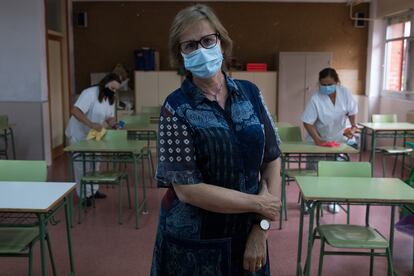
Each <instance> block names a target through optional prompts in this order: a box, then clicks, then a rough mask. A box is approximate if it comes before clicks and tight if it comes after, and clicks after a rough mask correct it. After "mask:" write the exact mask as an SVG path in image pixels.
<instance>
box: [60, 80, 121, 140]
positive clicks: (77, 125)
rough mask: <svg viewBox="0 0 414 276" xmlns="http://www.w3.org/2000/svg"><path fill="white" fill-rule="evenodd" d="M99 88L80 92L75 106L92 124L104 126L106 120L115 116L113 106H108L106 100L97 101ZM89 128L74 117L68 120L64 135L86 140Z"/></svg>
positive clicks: (95, 87) (94, 87) (90, 88)
mask: <svg viewBox="0 0 414 276" xmlns="http://www.w3.org/2000/svg"><path fill="white" fill-rule="evenodd" d="M98 95H99V88H98V86H92V87H89V88H87V89H85V90H83V91H82V93H81V94H80V96H79V98H78V100H77V101H76V103H75V106H76V107H77V108H79V109H80V110H81V111H82V112H83V113H84V114H85V115H86V117H87V118H88V119H89V120H90V121H91V122H94V123H98V124H101V125H104V123H105V121H106V119H108V118H110V117H114V116H115V104H113V105H110V104H109V101H108V100H107V99H104V100H102V102H101V103H100V102H99V101H98ZM89 130H90V128H89V127H87V126H86V125H84V124H83V123H81V122H80V121H78V119H76V118H75V117H74V116H72V117H71V118H70V120H69V124H68V127H67V128H66V131H65V134H66V136H67V137H68V138H70V137H74V138H76V139H78V140H83V139H85V138H86V135H87V134H88V132H89Z"/></svg>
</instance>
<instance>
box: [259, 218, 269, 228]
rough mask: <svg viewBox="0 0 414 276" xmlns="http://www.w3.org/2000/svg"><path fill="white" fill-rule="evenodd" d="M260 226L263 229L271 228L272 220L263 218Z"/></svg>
mask: <svg viewBox="0 0 414 276" xmlns="http://www.w3.org/2000/svg"><path fill="white" fill-rule="evenodd" d="M260 228H262V230H265V231H267V230H269V229H270V222H269V221H268V220H267V219H262V220H261V221H260Z"/></svg>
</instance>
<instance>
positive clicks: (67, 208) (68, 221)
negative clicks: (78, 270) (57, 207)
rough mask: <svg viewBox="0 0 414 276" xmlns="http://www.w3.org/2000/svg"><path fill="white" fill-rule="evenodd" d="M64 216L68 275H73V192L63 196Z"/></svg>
mask: <svg viewBox="0 0 414 276" xmlns="http://www.w3.org/2000/svg"><path fill="white" fill-rule="evenodd" d="M64 200H65V218H66V235H67V239H68V254H69V265H70V275H71V276H73V275H75V268H74V264H73V254H72V238H71V226H72V208H71V206H70V204H71V203H72V202H73V193H71V194H70V195H69V199H68V198H67V197H65V199H64Z"/></svg>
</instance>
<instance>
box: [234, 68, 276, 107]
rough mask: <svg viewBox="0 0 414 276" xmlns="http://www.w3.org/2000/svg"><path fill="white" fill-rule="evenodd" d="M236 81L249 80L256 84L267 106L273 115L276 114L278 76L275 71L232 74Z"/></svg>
mask: <svg viewBox="0 0 414 276" xmlns="http://www.w3.org/2000/svg"><path fill="white" fill-rule="evenodd" d="M230 75H231V77H232V78H234V79H240V80H248V81H251V82H252V83H254V84H255V85H256V86H257V87H258V88H259V89H260V91H261V92H262V95H263V98H264V100H265V102H266V106H267V108H268V110H269V112H270V113H271V114H276V99H277V97H276V87H277V84H276V83H277V74H276V72H275V71H267V72H245V71H242V72H239V71H235V72H231V73H230Z"/></svg>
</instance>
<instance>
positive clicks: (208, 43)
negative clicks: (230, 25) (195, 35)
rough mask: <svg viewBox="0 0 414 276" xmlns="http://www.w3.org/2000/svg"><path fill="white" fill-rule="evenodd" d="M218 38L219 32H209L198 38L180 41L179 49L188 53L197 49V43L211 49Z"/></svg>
mask: <svg viewBox="0 0 414 276" xmlns="http://www.w3.org/2000/svg"><path fill="white" fill-rule="evenodd" d="M219 38H220V34H218V33H215V34H209V35H205V36H203V37H202V38H200V40H188V41H183V42H180V44H179V47H180V51H181V53H183V54H190V53H191V52H194V51H195V50H197V49H198V44H200V45H201V47H203V48H204V49H211V48H213V47H214V46H216V45H217V41H218V39H219Z"/></svg>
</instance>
